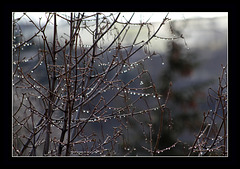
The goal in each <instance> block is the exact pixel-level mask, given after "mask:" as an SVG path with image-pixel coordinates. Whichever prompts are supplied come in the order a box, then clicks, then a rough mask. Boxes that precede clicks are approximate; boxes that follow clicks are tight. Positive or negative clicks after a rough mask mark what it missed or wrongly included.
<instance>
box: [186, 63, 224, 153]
mask: <svg viewBox="0 0 240 169" xmlns="http://www.w3.org/2000/svg"><path fill="white" fill-rule="evenodd" d="M227 87H228V84H227V67H226V66H222V74H221V76H220V77H219V78H218V89H217V90H214V89H212V88H209V90H208V104H209V107H210V108H211V109H210V110H208V111H207V112H204V113H203V121H202V125H201V128H200V131H199V133H198V134H197V136H196V139H195V141H194V143H193V145H192V147H191V148H190V152H189V155H198V156H206V155H210V156H211V155H212V156H227V154H228V143H227V142H228V132H227V131H228V129H227V126H228V109H227V108H228V107H227V105H228V104H227V103H228V94H227V92H228V91H227Z"/></svg>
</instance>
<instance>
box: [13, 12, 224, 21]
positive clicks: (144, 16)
mask: <svg viewBox="0 0 240 169" xmlns="http://www.w3.org/2000/svg"><path fill="white" fill-rule="evenodd" d="M61 13H62V12H61ZM104 13H105V14H106V15H109V14H110V13H113V14H115V15H116V14H117V12H104ZM22 14H23V13H22V12H16V13H15V18H18V17H20V16H22ZM65 14H69V12H66V13H65ZM90 14H93V12H87V13H86V14H85V15H90ZM166 14H167V12H136V13H135V15H134V17H133V19H132V22H139V21H140V20H141V21H142V22H145V21H146V20H148V19H149V18H150V17H151V18H150V20H149V22H161V21H162V20H163V18H164V17H165V16H166ZM28 15H29V16H31V17H32V18H35V19H36V20H38V19H39V18H40V17H41V18H42V21H44V20H45V18H46V16H45V12H28ZM131 15H132V12H122V13H121V15H120V18H119V19H120V20H122V21H126V19H128V18H130V17H131ZM123 16H124V17H125V18H126V19H125V18H124V17H123ZM219 16H228V13H227V12H169V14H168V18H171V19H172V20H179V19H190V18H211V17H219Z"/></svg>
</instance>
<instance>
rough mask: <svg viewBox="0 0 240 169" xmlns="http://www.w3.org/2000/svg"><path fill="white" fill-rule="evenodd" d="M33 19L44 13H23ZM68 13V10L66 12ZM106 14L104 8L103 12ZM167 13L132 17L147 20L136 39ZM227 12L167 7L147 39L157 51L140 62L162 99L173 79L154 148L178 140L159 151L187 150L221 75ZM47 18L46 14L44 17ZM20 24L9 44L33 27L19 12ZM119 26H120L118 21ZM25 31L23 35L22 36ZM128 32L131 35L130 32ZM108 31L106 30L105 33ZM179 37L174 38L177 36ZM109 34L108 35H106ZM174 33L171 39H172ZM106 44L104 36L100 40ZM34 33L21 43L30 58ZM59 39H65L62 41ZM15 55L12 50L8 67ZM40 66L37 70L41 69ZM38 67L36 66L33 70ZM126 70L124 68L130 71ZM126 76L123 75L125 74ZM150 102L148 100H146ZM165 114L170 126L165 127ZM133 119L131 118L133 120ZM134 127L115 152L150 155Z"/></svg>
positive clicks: (61, 29) (62, 25)
mask: <svg viewBox="0 0 240 169" xmlns="http://www.w3.org/2000/svg"><path fill="white" fill-rule="evenodd" d="M28 15H29V16H30V17H32V18H33V20H34V21H36V22H39V23H40V24H41V23H42V24H43V23H44V18H45V13H28ZM66 15H67V13H66ZM106 15H107V14H106ZM122 15H123V16H124V17H121V18H120V19H121V20H122V21H126V19H127V18H129V17H130V16H131V13H123V14H122ZM165 15H166V13H151V12H147V13H136V14H135V16H134V18H133V20H132V22H133V23H134V22H145V21H146V20H148V19H149V18H150V19H149V22H150V23H152V24H151V26H150V27H149V28H147V27H144V28H143V31H142V32H141V34H140V35H139V37H138V40H137V42H140V41H141V40H146V39H147V37H148V36H147V34H148V32H149V31H150V32H151V31H152V32H154V30H156V29H157V27H158V25H159V24H160V23H161V21H162V20H163V18H164V16H165ZM227 15H228V14H227V13H222V12H221V13H218V12H217V13H211V12H210V13H209V12H207V13H205V12H195V13H193V12H189V13H188V12H187V13H183V12H181V13H175V12H173V13H171V12H170V13H169V16H168V18H170V19H171V21H169V22H167V24H165V25H164V26H163V28H162V29H161V30H160V31H159V33H158V34H157V36H159V37H163V38H154V39H152V40H151V42H150V43H149V45H148V50H150V51H152V52H153V51H155V52H156V53H159V55H156V56H153V57H152V58H151V60H146V61H145V62H144V68H145V69H147V70H148V71H149V72H150V74H151V76H152V79H153V81H154V82H155V84H156V87H157V90H158V92H159V93H161V94H162V95H163V97H162V98H161V99H163V100H165V99H166V96H167V92H168V87H169V82H170V81H171V82H172V94H171V97H170V99H169V101H168V108H169V110H170V115H171V117H170V116H169V114H166V115H165V116H164V125H163V126H164V127H163V133H162V139H161V140H160V143H159V145H160V147H159V149H164V148H166V147H170V146H171V145H173V144H174V143H175V142H176V141H177V140H180V141H181V143H178V144H176V147H175V148H173V149H170V150H169V151H164V152H163V153H161V154H159V155H187V154H188V152H189V150H188V148H189V147H190V146H191V145H192V143H193V141H194V139H195V135H196V133H197V132H198V131H199V128H200V126H201V122H202V117H203V116H202V114H203V112H206V111H207V110H209V109H212V108H211V107H209V105H208V102H207V96H208V88H209V87H211V88H213V89H216V88H217V87H218V77H219V76H220V75H221V70H222V66H221V65H223V66H227V58H228V51H227V49H228V48H227V47H228V43H227V42H228V39H227V38H228V37H227V30H228V16H227ZM13 16H14V17H15V18H18V17H20V16H22V13H21V12H18V13H15V14H14V15H13ZM45 19H46V18H45ZM18 24H19V25H20V27H21V29H16V30H13V31H14V36H13V40H14V41H13V45H14V44H17V43H18V42H19V41H20V38H25V40H26V39H28V38H30V37H31V36H33V35H34V34H35V33H36V32H37V29H36V28H35V27H34V26H33V24H32V23H30V22H29V20H28V19H27V18H22V19H21V21H20V22H18ZM117 26H119V29H120V27H121V25H117ZM47 29H48V31H47V32H46V34H47V37H48V38H49V39H51V36H52V35H51V34H52V27H51V26H49V27H48V28H47ZM138 29H139V27H138V26H131V28H130V31H129V34H128V36H127V37H126V38H125V40H124V42H123V43H124V44H131V43H132V41H133V39H132V38H134V37H135V34H136V31H137V30H138ZM68 30H69V25H68V24H66V22H61V20H59V23H58V35H59V39H60V41H61V38H60V36H61V35H62V36H66V35H65V34H64V33H66V32H69V31H68ZM21 34H22V35H24V36H21ZM81 34H82V41H83V43H85V44H86V45H91V43H92V38H91V37H90V34H89V33H87V31H85V32H84V30H83V31H82V32H81ZM131 34H132V35H131ZM109 36H110V35H109ZM180 36H181V37H183V38H176V37H180ZM111 38H113V37H109V41H111ZM175 38H176V39H175ZM105 41H106V42H105V44H106V45H107V40H105ZM40 43H41V42H40V40H38V38H34V39H33V40H32V41H31V42H30V43H29V45H26V46H24V47H23V48H22V51H21V56H22V57H26V58H31V57H32V56H33V55H36V51H37V50H38V48H39V46H41V44H40ZM62 43H64V42H62ZM143 57H144V52H143V51H139V52H137V53H136V54H135V55H134V56H133V57H132V58H131V59H132V60H131V61H132V62H134V61H137V60H140V59H141V58H143ZM15 59H16V58H15V57H14V56H13V68H14V65H15V61H16V60H15ZM37 61H38V58H37V57H34V58H33V59H31V60H29V62H26V64H25V65H23V66H25V68H23V69H25V70H26V71H27V70H28V69H30V68H32V67H33V65H36V62H37ZM43 69H44V67H43V68H42V69H41V67H39V68H38V69H36V71H39V72H41V71H43ZM36 73H37V72H36ZM129 74H131V71H130V72H128V76H130V75H129ZM36 78H38V79H39V80H40V82H41V83H45V80H46V77H45V76H44V73H39V74H38V77H36ZM126 78H127V76H126ZM142 84H143V85H146V86H147V84H148V79H147V78H146V79H144V80H143V82H142ZM18 104H19V100H18V98H17V97H16V96H15V93H14V92H13V107H14V109H16V108H17V105H18ZM150 107H151V106H150ZM159 116H160V111H159V112H156V113H154V114H152V119H153V126H152V127H153V140H156V135H157V130H158V127H159V123H158V121H157V120H158V119H159ZM169 119H170V121H171V127H169V123H170V122H169ZM132 123H133V122H132ZM136 127H139V126H137V125H134V124H133V125H131V127H130V128H129V130H128V131H127V132H128V133H127V134H126V135H131V138H130V137H129V138H125V139H123V140H122V141H121V142H120V145H119V148H118V153H117V155H122V154H126V153H128V155H149V154H148V153H147V152H146V150H144V149H143V148H142V147H141V146H142V145H143V146H144V145H146V147H147V145H148V143H147V142H146V140H145V137H144V135H143V134H140V135H139V134H138V132H136V131H137V130H138V129H137V128H136ZM126 140H127V143H126ZM124 144H128V145H129V147H130V148H133V149H132V151H130V152H129V150H127V149H124V148H123V147H124Z"/></svg>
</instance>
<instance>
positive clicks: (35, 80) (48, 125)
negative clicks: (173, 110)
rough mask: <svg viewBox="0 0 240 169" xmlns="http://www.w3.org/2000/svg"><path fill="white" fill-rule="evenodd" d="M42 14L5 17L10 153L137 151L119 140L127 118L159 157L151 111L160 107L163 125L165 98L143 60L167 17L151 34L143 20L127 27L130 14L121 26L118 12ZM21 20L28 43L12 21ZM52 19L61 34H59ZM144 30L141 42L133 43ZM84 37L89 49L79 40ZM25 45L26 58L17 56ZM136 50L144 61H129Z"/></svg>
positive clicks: (125, 135)
mask: <svg viewBox="0 0 240 169" xmlns="http://www.w3.org/2000/svg"><path fill="white" fill-rule="evenodd" d="M45 15H46V21H45V22H44V24H43V23H42V21H41V18H40V19H39V23H37V22H35V21H34V20H33V19H32V18H31V17H30V15H28V14H27V13H23V15H22V16H21V17H19V18H14V14H13V101H14V106H13V116H12V117H13V155H14V156H15V155H18V156H39V155H44V156H61V155H66V156H69V155H80V156H89V155H101V156H102V155H128V154H130V153H131V152H132V151H137V150H136V147H134V145H133V146H130V144H128V143H127V142H126V140H128V139H129V138H130V137H131V136H129V135H130V134H129V132H130V131H129V128H131V125H132V122H133V121H134V125H136V124H137V125H138V128H140V130H141V131H142V135H144V137H145V138H146V139H147V138H149V137H150V139H148V145H149V146H148V148H146V149H148V150H149V152H148V153H149V155H154V154H155V153H156V152H159V150H158V142H159V139H160V137H161V129H162V125H160V127H159V129H158V132H157V133H156V134H157V140H152V128H151V126H152V119H151V114H152V113H154V111H156V110H158V109H160V110H161V119H159V123H161V124H163V118H162V117H163V114H164V111H165V109H166V107H167V100H166V101H161V100H160V99H161V94H160V93H157V90H156V86H155V84H154V82H153V81H152V79H151V75H150V73H149V72H148V70H146V69H144V66H143V62H145V61H146V60H151V58H152V56H156V55H159V54H158V53H157V52H155V51H151V50H150V49H149V44H150V41H151V40H152V39H154V38H158V37H157V36H156V34H157V33H158V32H159V30H160V29H161V28H162V26H163V25H164V24H165V23H167V22H168V21H169V20H170V19H169V18H167V15H168V14H167V15H166V16H165V17H164V18H163V21H162V22H161V23H160V24H159V26H158V28H157V29H156V30H155V31H153V30H152V29H151V28H150V27H151V23H148V21H146V22H142V23H132V22H131V19H132V17H133V16H134V13H133V14H132V17H131V18H130V19H129V20H127V19H126V21H125V22H120V21H119V16H120V15H121V14H120V13H118V14H116V15H113V14H110V15H109V16H106V15H104V14H103V13H94V14H92V15H85V13H70V15H69V16H68V15H66V16H65V15H63V14H59V13H46V14H45ZM23 19H24V20H25V21H26V20H27V22H30V23H31V24H32V26H34V29H35V30H36V32H35V33H34V34H33V35H31V37H29V38H28V39H26V38H25V36H24V34H23V33H22V32H23V31H22V28H21V24H19V21H22V20H23ZM60 21H61V22H65V23H67V24H68V25H69V28H68V29H69V30H68V31H69V32H67V31H66V32H64V33H63V34H60V33H59V32H60V30H61V27H59V24H58V23H60ZM132 27H135V28H137V32H136V34H135V37H133V38H132V42H131V44H124V40H125V38H126V37H127V36H128V32H129V31H130V30H131V28H132ZM144 27H147V29H148V37H147V40H139V38H138V37H139V34H140V33H141V31H142V29H143V28H144ZM47 30H48V31H52V37H50V36H48V35H47ZM87 33H88V34H89V35H90V37H91V39H92V42H91V43H90V44H85V43H84V42H85V39H84V34H87ZM175 38H176V37H175ZM179 38H183V37H182V36H181V37H179ZM28 47H31V50H33V51H34V54H33V55H31V56H24V55H23V54H22V53H23V50H27V48H28ZM140 51H141V52H144V57H143V58H139V60H137V61H132V60H131V58H132V57H133V56H135V55H136V54H138V52H140ZM130 71H131V74H128V72H130ZM143 78H144V79H148V80H149V83H148V84H147V85H146V84H144V83H143V81H144V80H143ZM168 95H170V88H169V93H168ZM167 98H168V97H167ZM149 102H150V103H149ZM163 103H165V104H163ZM152 105H155V106H153V107H151V106H152ZM119 145H121V146H119ZM142 148H145V147H142ZM121 149H122V150H121Z"/></svg>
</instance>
